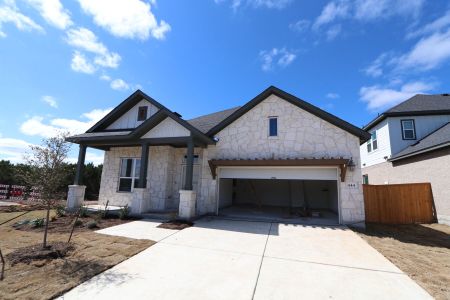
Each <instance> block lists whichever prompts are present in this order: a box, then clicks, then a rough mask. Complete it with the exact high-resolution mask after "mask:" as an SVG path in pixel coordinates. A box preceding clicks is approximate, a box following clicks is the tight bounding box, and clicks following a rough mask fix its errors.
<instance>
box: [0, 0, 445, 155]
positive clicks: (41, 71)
mask: <svg viewBox="0 0 450 300" xmlns="http://www.w3.org/2000/svg"><path fill="white" fill-rule="evenodd" d="M449 61H450V4H449V3H448V1H439V0H433V1H425V0H408V1H405V0H391V1H388V0H365V1H364V0H337V1H296V0H204V1H174V0H165V1H156V0H151V1H144V0H115V1H112V0H96V1H94V0H78V1H64V2H61V1H60V0H16V1H14V0H3V1H2V0H0V90H1V95H0V103H1V114H0V159H10V160H12V161H14V162H18V161H20V160H21V157H22V154H23V152H24V151H25V149H26V148H27V147H28V145H29V144H37V143H39V142H40V140H41V139H42V138H43V137H48V136H51V135H52V134H54V133H55V132H56V131H57V130H61V129H64V130H69V131H71V132H73V133H77V132H80V131H85V130H86V129H87V128H88V127H89V126H90V125H92V124H93V123H95V121H97V120H98V119H99V118H101V117H102V116H103V115H104V114H105V113H107V112H108V111H109V110H110V109H111V108H113V107H114V106H116V105H117V104H118V103H120V102H121V101H122V100H123V99H125V98H126V97H127V96H128V95H129V94H131V93H132V92H133V91H134V90H135V89H137V88H140V89H142V90H143V91H144V92H146V93H147V94H149V95H150V96H152V97H153V98H155V99H156V100H158V101H160V102H161V103H162V104H164V105H165V106H167V107H169V108H170V109H172V110H173V111H177V112H179V113H181V114H182V115H183V117H184V118H186V119H188V118H191V117H195V116H198V115H201V114H206V113H210V112H214V111H218V110H222V109H226V108H230V107H234V106H237V105H242V104H244V103H245V102H247V101H249V100H250V99H251V98H253V97H254V96H256V95H257V94H258V93H259V92H261V91H262V90H264V89H265V88H266V87H268V86H269V85H275V86H277V87H279V88H281V89H284V90H286V91H287V92H290V93H292V94H295V95H296V96H298V97H300V98H302V99H304V100H306V101H309V102H311V103H312V104H314V105H317V106H319V107H321V108H323V109H325V110H327V111H329V112H331V113H333V114H335V115H337V116H339V117H341V118H343V119H345V120H347V121H349V122H351V123H353V124H355V125H356V126H362V125H364V124H366V123H367V122H368V121H370V120H371V119H372V118H373V117H374V116H376V114H377V113H380V112H382V111H384V110H385V109H386V108H389V107H390V106H392V105H394V104H396V103H398V102H401V101H402V100H406V99H407V98H409V97H410V96H412V95H414V94H417V93H444V92H447V93H448V92H450V88H449V83H450V71H449ZM73 148H74V150H73V151H72V152H71V154H70V157H71V160H72V161H73V160H74V158H75V157H76V151H75V150H76V147H73ZM87 161H93V162H95V163H99V162H101V161H102V152H100V151H89V153H88V155H87Z"/></svg>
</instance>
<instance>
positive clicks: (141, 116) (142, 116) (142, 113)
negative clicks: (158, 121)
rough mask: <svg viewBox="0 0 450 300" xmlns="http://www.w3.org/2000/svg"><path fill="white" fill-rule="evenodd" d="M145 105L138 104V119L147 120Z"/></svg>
mask: <svg viewBox="0 0 450 300" xmlns="http://www.w3.org/2000/svg"><path fill="white" fill-rule="evenodd" d="M147 109H148V107H147V106H140V107H139V110H138V118H137V120H138V121H145V120H147Z"/></svg>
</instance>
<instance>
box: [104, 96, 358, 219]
mask: <svg viewBox="0 0 450 300" xmlns="http://www.w3.org/2000/svg"><path fill="white" fill-rule="evenodd" d="M271 116H277V117H278V136H277V137H269V136H268V133H269V128H268V123H269V122H268V117H271ZM216 137H217V138H218V139H219V141H218V142H217V143H216V145H213V146H208V147H207V148H205V149H197V148H196V149H195V154H196V155H198V156H199V163H200V165H199V166H198V167H196V168H197V169H199V170H198V175H197V176H198V178H199V180H198V182H197V185H196V186H194V191H195V192H196V196H197V201H196V207H195V211H196V214H198V215H202V214H208V213H216V211H217V184H218V183H217V180H214V179H213V178H212V176H211V171H210V168H209V165H208V160H210V159H222V158H229V159H240V158H241V159H255V158H276V159H277V158H279V159H283V158H313V157H315V158H322V157H326V158H331V157H344V158H352V159H353V161H354V163H355V164H356V166H357V167H356V168H355V170H353V171H350V170H347V173H346V178H345V182H340V181H339V189H338V190H339V195H340V212H341V218H342V220H341V221H342V222H343V223H354V222H355V223H356V222H361V221H364V201H363V193H362V186H361V169H360V168H359V166H360V153H359V137H356V136H354V135H352V134H350V133H348V132H347V131H344V130H343V129H340V128H338V127H336V126H334V125H332V124H330V123H328V122H327V121H325V120H323V119H321V118H319V117H316V116H314V115H312V114H310V113H308V112H306V111H304V110H302V109H301V108H299V107H297V106H295V105H293V104H291V103H289V102H287V101H285V100H283V99H281V98H278V97H277V96H275V95H272V96H269V97H268V98H267V99H265V100H264V101H262V102H261V103H260V104H258V105H257V106H255V107H254V108H252V109H251V110H250V111H249V112H247V113H246V114H244V115H243V116H241V117H240V118H239V119H237V120H236V121H234V122H233V123H232V124H230V125H229V126H227V127H226V128H224V129H223V130H222V131H220V132H219V133H218V134H217V135H216ZM140 153H141V151H140V147H131V148H111V150H109V151H107V152H106V154H105V163H104V167H103V173H102V183H101V188H100V201H101V202H106V200H109V201H110V203H111V204H112V205H125V204H129V205H131V202H132V199H133V196H132V194H133V193H118V192H117V184H118V174H119V167H120V166H119V165H120V158H121V157H136V158H139V157H140ZM185 153H186V149H182V148H172V147H169V146H158V147H150V151H149V166H148V175H147V189H148V191H149V199H144V201H146V202H147V203H148V205H147V206H145V207H147V209H149V210H163V209H168V208H178V206H179V202H180V194H179V191H180V190H181V189H182V182H181V181H182V165H183V158H184V155H185ZM142 207H144V206H142ZM190 208H191V207H190Z"/></svg>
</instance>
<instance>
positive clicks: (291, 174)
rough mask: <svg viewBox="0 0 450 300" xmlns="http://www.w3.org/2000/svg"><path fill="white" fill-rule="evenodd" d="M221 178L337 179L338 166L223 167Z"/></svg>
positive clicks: (220, 172)
mask: <svg viewBox="0 0 450 300" xmlns="http://www.w3.org/2000/svg"><path fill="white" fill-rule="evenodd" d="M219 174H220V178H241V179H305V180H336V177H337V169H336V168H304V167H303V168H295V167H284V168H283V167H279V168H274V167H222V168H220V169H219Z"/></svg>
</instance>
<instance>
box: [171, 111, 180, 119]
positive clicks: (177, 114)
mask: <svg viewBox="0 0 450 300" xmlns="http://www.w3.org/2000/svg"><path fill="white" fill-rule="evenodd" d="M173 114H174V115H175V116H177V117H178V118H181V117H182V116H181V115H180V114H179V113H177V112H176V111H174V112H173Z"/></svg>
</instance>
